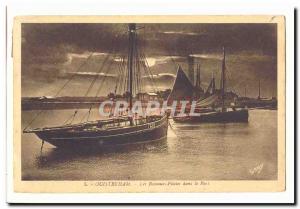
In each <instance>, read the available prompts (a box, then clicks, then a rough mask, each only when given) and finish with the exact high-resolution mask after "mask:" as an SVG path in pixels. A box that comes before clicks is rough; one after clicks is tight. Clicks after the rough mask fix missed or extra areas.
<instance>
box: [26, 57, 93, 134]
mask: <svg viewBox="0 0 300 209" xmlns="http://www.w3.org/2000/svg"><path fill="white" fill-rule="evenodd" d="M93 54H94V52H92V53H91V54H90V55H89V56H88V58H87V59H86V60H85V61H84V62H83V63H82V64H81V65H80V66H79V67H78V69H77V70H76V71H75V73H74V74H73V75H72V76H71V77H70V79H68V80H67V81H66V82H65V83H64V85H63V86H62V87H61V88H60V89H59V90H58V92H57V93H56V94H55V95H54V97H57V96H58V95H59V93H60V92H61V91H62V90H63V89H64V88H65V87H66V86H67V85H68V84H69V83H70V81H71V80H72V79H73V78H74V77H75V75H76V73H77V72H79V70H81V68H82V67H83V66H85V65H86V63H87V62H88V61H89V60H90V58H91V57H92V55H93ZM54 108H55V106H54ZM44 111H45V110H40V111H39V112H38V113H37V114H36V115H35V116H34V117H33V119H32V120H31V121H30V122H29V123H28V124H27V125H26V126H25V128H24V129H23V131H25V130H26V129H27V128H28V127H29V126H30V125H32V123H33V122H34V121H35V120H36V119H37V118H38V116H40V115H41V114H42V113H43V112H44Z"/></svg>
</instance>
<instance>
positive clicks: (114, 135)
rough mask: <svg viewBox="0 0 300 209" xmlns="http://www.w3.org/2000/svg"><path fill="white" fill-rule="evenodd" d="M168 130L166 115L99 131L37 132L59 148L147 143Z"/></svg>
mask: <svg viewBox="0 0 300 209" xmlns="http://www.w3.org/2000/svg"><path fill="white" fill-rule="evenodd" d="M167 131H168V118H167V117H166V116H165V117H163V118H162V119H160V120H159V121H155V122H152V123H146V124H143V125H137V126H135V125H133V126H130V127H123V128H118V129H110V130H99V131H93V130H91V131H80V132H76V131H70V130H47V131H38V132H35V134H36V135H37V136H38V137H39V138H40V139H41V140H44V141H46V142H48V143H50V144H52V145H54V146H56V147H58V148H76V149H78V148H79V149H84V148H88V149H91V148H96V149H97V148H99V147H105V146H110V147H111V146H117V145H126V144H137V143H146V142H148V141H158V140H162V139H164V138H166V136H167Z"/></svg>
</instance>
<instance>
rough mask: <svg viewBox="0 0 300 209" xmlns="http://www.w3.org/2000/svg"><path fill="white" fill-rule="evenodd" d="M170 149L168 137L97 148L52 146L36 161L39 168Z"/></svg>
mask: <svg viewBox="0 0 300 209" xmlns="http://www.w3.org/2000/svg"><path fill="white" fill-rule="evenodd" d="M167 151H168V145H167V138H164V139H162V140H160V141H154V142H147V143H139V144H130V145H129V144H127V145H119V146H107V147H102V148H97V149H76V150H74V149H63V148H52V149H50V150H48V151H47V152H46V153H43V152H41V153H40V154H39V155H38V156H37V157H36V163H37V166H38V167H39V168H45V167H49V166H52V165H53V164H57V163H65V162H68V161H76V160H78V159H82V158H85V159H88V158H95V157H96V158H98V159H99V160H101V159H105V158H106V157H108V156H113V155H122V154H124V153H125V154H126V153H128V152H141V153H147V152H152V153H162V152H167Z"/></svg>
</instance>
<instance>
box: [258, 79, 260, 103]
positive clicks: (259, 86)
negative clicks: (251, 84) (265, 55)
mask: <svg viewBox="0 0 300 209" xmlns="http://www.w3.org/2000/svg"><path fill="white" fill-rule="evenodd" d="M258 99H260V80H258Z"/></svg>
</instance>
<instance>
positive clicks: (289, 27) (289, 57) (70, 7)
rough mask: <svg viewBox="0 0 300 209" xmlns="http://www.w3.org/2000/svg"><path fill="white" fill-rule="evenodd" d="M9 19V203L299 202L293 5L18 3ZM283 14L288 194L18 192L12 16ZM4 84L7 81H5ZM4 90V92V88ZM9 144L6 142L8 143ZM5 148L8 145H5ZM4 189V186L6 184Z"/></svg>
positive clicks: (11, 5) (176, 0)
mask: <svg viewBox="0 0 300 209" xmlns="http://www.w3.org/2000/svg"><path fill="white" fill-rule="evenodd" d="M7 10H8V16H7V41H8V45H7V55H8V60H7V71H6V72H7V74H6V76H7V92H6V93H7V174H8V176H7V183H8V184H7V201H8V202H14V203H17V202H19V203H33V202H34V203H45V202H50V203H54V202H55V203H68V202H72V203H118V202H121V203H151V202H152V203H165V202H167V203H168V202H169V203H251V202H253V203H269V202H271V203H282V202H285V203H292V202H293V201H294V129H293V127H294V123H293V122H294V70H293V69H294V57H293V56H294V50H293V47H294V28H293V25H294V17H293V6H292V1H291V2H290V3H288V2H285V1H280V0H273V1H271V0H268V1H260V0H251V1H243V0H242V1H238V0H226V1H224V0H204V1H196V0H184V1H180V0H172V1H161V0H147V1H141V0H132V2H131V3H129V2H128V1H126V0H102V1H101V2H100V1H97V0H91V1H87V0H78V1H75V0H65V1H60V0H43V1H39V0H27V1H19V2H16V1H15V0H13V1H10V2H8V8H7ZM147 14H148V15H171V14H172V15H284V16H285V17H286V69H287V71H286V79H287V92H286V99H287V105H286V116H287V118H286V120H287V127H289V128H287V129H286V136H287V140H286V149H287V152H286V158H287V159H286V162H287V163H286V191H285V192H280V193H139V194H137V193H127V194H95V193H94V194H30V193H27V194H26V193H14V192H13V178H12V165H13V161H12V154H13V149H12V142H13V140H12V139H13V137H12V130H13V117H12V115H13V114H12V113H13V112H12V111H13V109H12V104H13V94H12V92H13V82H12V78H13V74H12V72H13V71H12V69H13V67H12V59H11V58H10V54H11V46H12V44H11V40H12V23H13V17H14V16H19V15H147ZM2 83H5V81H3V82H2ZM1 91H2V90H1ZM3 141H4V140H3ZM4 146H5V145H3V147H4ZM2 185H3V184H2Z"/></svg>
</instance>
